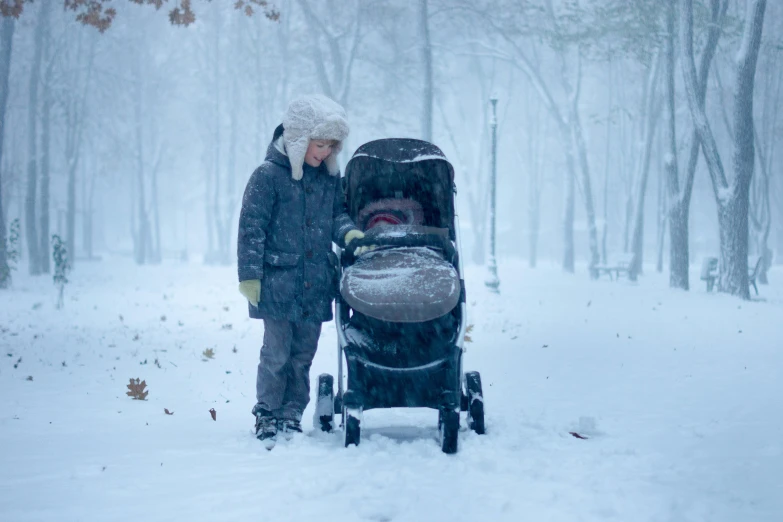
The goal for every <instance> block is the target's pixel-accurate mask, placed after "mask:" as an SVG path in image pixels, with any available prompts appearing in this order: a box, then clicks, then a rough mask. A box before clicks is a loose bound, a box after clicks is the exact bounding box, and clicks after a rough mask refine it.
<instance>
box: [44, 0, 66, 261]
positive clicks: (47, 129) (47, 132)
mask: <svg viewBox="0 0 783 522" xmlns="http://www.w3.org/2000/svg"><path fill="white" fill-rule="evenodd" d="M41 6H42V8H43V9H50V6H49V0H45V1H44V2H43V3H42V4H41ZM44 31H45V37H44V39H45V40H44V47H43V49H44V54H45V59H44V61H45V62H47V63H46V71H45V73H44V81H43V100H42V108H43V113H42V115H41V199H40V201H39V214H40V226H41V245H40V248H39V251H38V254H39V256H40V259H39V263H40V269H41V272H42V273H44V274H48V273H49V271H50V267H49V266H50V265H49V201H50V195H49V185H50V183H49V179H50V177H49V174H50V170H49V168H50V164H49V153H50V149H51V124H52V121H51V120H52V118H51V113H52V67H53V64H51V63H48V62H49V53H50V52H51V49H52V46H51V38H50V36H49V27H48V17H47V27H45V28H44ZM69 254H70V256H71V257H72V258H73V251H72V250H71V251H70V252H69Z"/></svg>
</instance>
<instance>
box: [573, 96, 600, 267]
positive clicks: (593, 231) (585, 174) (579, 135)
mask: <svg viewBox="0 0 783 522" xmlns="http://www.w3.org/2000/svg"><path fill="white" fill-rule="evenodd" d="M571 131H572V135H573V138H574V142H575V144H576V150H577V152H578V157H579V165H580V169H579V170H580V171H581V173H582V177H581V180H582V196H583V197H584V203H585V217H586V218H587V231H588V237H589V245H590V260H589V263H588V266H589V267H590V276H591V277H593V278H594V279H597V278H598V272H596V271H595V266H596V265H597V264H598V260H599V258H600V256H599V254H598V228H597V227H596V226H595V206H594V203H593V188H592V181H591V175H590V167H589V164H588V162H587V146H586V144H585V140H584V132H583V131H582V124H581V121H580V118H579V111H578V109H577V108H576V107H574V112H573V114H572V125H571Z"/></svg>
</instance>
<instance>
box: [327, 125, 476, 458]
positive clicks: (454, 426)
mask: <svg viewBox="0 0 783 522" xmlns="http://www.w3.org/2000/svg"><path fill="white" fill-rule="evenodd" d="M343 182H344V187H345V192H346V201H347V205H348V213H349V215H350V216H351V218H352V219H353V220H354V222H355V223H357V225H358V226H359V227H360V228H361V229H362V230H364V232H365V237H364V238H363V239H360V240H354V241H353V242H352V243H351V249H350V250H347V249H346V250H343V251H342V252H341V256H340V268H339V271H340V292H339V295H338V296H337V301H336V313H335V319H336V323H337V337H338V346H339V350H338V379H337V383H338V384H337V387H338V391H337V395H336V396H335V395H334V378H333V377H332V376H331V375H329V374H322V375H320V376H319V382H318V402H317V404H316V411H315V418H314V424H315V425H316V426H319V425H320V427H321V429H322V430H324V431H330V430H331V429H332V428H333V426H334V414H335V412H338V413H341V414H342V426H343V433H344V439H345V440H344V442H345V446H346V447H347V446H348V445H350V444H356V445H358V444H359V442H360V438H361V426H362V412H363V411H364V410H369V409H372V408H392V407H428V408H434V409H437V410H438V428H439V434H440V442H441V448H442V450H443V451H444V452H445V453H454V452H456V451H457V440H458V436H459V427H460V411H466V412H467V423H468V426H469V427H470V428H471V429H473V430H474V431H475V432H476V433H479V434H482V433H484V402H483V396H482V390H481V376H480V375H479V373H478V372H468V373H465V374H463V373H462V353H463V351H464V350H463V343H464V338H465V332H466V327H467V318H466V307H465V284H464V279H463V271H462V263H461V260H460V255H459V247H460V244H459V230H458V227H457V219H456V212H455V204H454V195H455V188H454V169H453V167H452V166H451V164H450V163H449V162H448V160H447V159H446V157H445V156H444V155H443V152H441V150H440V149H439V148H438V147H436V146H435V145H433V144H431V143H428V142H425V141H420V140H414V139H383V140H376V141H372V142H369V143H366V144H364V145H362V146H361V147H359V149H358V150H357V151H356V152H355V153H354V155H353V157H352V158H351V160H350V161H349V162H348V165H347V166H346V168H345V178H344V180H343ZM369 245H374V246H376V247H377V248H376V249H375V250H372V251H370V252H368V253H365V254H362V255H360V256H358V257H356V256H354V253H353V249H354V248H356V247H359V246H369ZM343 354H345V360H346V363H347V371H348V379H347V381H348V382H347V386H346V389H345V390H344V389H343Z"/></svg>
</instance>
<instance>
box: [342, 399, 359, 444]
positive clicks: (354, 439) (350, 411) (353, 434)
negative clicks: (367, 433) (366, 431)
mask: <svg viewBox="0 0 783 522" xmlns="http://www.w3.org/2000/svg"><path fill="white" fill-rule="evenodd" d="M343 418H344V419H345V427H344V428H343V429H344V432H343V433H344V435H345V447H346V448H347V447H348V446H350V445H351V444H354V445H356V446H358V445H359V442H360V441H361V437H362V428H361V424H362V410H361V409H354V408H345V409H344V410H343Z"/></svg>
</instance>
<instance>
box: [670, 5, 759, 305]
mask: <svg viewBox="0 0 783 522" xmlns="http://www.w3.org/2000/svg"><path fill="white" fill-rule="evenodd" d="M680 7H681V9H680V34H681V37H680V39H681V41H682V47H683V60H682V61H683V79H684V80H685V91H686V94H687V99H688V107H689V108H690V112H691V116H692V118H693V121H694V126H695V127H696V129H697V131H698V133H699V139H700V140H701V144H702V150H703V152H704V158H705V160H706V162H707V167H708V169H709V172H710V180H711V181H712V186H713V191H714V193H715V199H716V202H717V206H718V223H719V226H720V241H721V248H720V275H719V278H718V290H719V291H721V292H727V293H730V294H732V295H737V296H740V297H742V298H743V299H749V298H750V294H749V292H748V266H747V265H748V263H747V254H748V206H749V189H750V182H751V179H752V176H753V164H754V159H755V153H754V141H755V140H754V138H753V89H754V78H755V72H756V63H757V61H758V52H759V46H760V45H761V32H762V26H763V23H764V11H765V8H766V0H751V1H750V2H748V4H747V18H746V20H745V27H744V29H743V36H742V43H741V45H740V49H739V51H738V53H737V59H736V61H737V77H736V82H735V86H736V87H735V93H734V114H733V119H734V155H733V158H732V165H733V169H734V180H733V181H732V184H731V185H729V183H728V181H727V179H726V175H725V172H724V170H723V163H722V162H721V158H720V154H719V152H718V148H717V145H716V143H715V138H714V136H713V134H712V129H711V128H710V124H709V121H708V120H707V116H706V113H705V111H704V108H703V107H701V106H700V105H699V99H698V92H697V83H696V82H697V78H696V66H695V64H694V59H693V0H682V2H681V4H680Z"/></svg>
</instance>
